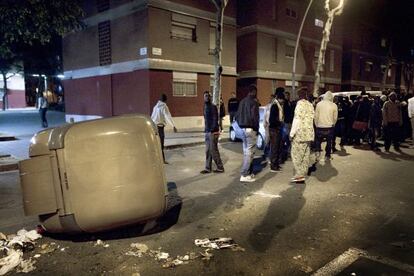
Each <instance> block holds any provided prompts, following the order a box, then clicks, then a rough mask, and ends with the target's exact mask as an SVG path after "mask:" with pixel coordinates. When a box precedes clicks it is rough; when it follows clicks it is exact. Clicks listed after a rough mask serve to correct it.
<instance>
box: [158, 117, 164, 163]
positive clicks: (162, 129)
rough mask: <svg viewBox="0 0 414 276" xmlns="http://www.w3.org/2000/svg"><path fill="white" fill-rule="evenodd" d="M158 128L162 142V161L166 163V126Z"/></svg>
mask: <svg viewBox="0 0 414 276" xmlns="http://www.w3.org/2000/svg"><path fill="white" fill-rule="evenodd" d="M157 128H158V135H159V136H160V142H161V151H162V159H163V160H164V161H165V155H164V139H165V133H164V125H157Z"/></svg>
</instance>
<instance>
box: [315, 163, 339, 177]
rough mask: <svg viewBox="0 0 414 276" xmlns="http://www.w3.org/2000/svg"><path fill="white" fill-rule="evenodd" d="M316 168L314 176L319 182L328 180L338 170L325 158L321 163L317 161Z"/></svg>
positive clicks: (336, 173)
mask: <svg viewBox="0 0 414 276" xmlns="http://www.w3.org/2000/svg"><path fill="white" fill-rule="evenodd" d="M316 168H317V170H316V172H315V173H314V176H315V177H316V179H318V180H319V181H321V182H328V181H329V180H330V179H331V178H332V177H335V176H337V175H338V170H337V169H336V168H335V167H333V166H332V162H331V160H325V163H323V164H321V163H318V165H317V166H316Z"/></svg>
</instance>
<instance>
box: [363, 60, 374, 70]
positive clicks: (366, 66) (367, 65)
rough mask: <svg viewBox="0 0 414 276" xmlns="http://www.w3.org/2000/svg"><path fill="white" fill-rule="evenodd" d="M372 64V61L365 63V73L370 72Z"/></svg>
mask: <svg viewBox="0 0 414 276" xmlns="http://www.w3.org/2000/svg"><path fill="white" fill-rule="evenodd" d="M373 67H374V63H373V62H372V61H365V72H372V69H373Z"/></svg>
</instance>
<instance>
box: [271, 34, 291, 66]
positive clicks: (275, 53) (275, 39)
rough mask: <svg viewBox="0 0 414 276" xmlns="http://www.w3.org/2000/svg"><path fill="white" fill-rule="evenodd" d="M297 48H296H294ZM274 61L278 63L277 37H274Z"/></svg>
mask: <svg viewBox="0 0 414 276" xmlns="http://www.w3.org/2000/svg"><path fill="white" fill-rule="evenodd" d="M293 50H295V49H293ZM272 62H273V63H277V38H276V37H275V38H273V59H272Z"/></svg>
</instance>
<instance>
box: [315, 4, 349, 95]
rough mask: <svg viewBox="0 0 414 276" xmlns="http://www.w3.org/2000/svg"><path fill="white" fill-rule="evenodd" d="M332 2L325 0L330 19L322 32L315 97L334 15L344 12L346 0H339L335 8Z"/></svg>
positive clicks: (316, 71) (316, 72) (325, 7)
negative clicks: (331, 4)
mask: <svg viewBox="0 0 414 276" xmlns="http://www.w3.org/2000/svg"><path fill="white" fill-rule="evenodd" d="M330 2H331V1H330V0H325V6H324V9H325V12H326V15H327V16H328V19H327V20H326V22H325V27H324V29H323V32H322V41H321V48H320V49H319V56H318V63H317V65H316V70H315V83H314V86H313V96H314V97H317V96H318V91H319V87H320V84H321V75H320V72H321V70H322V67H323V66H324V65H325V52H326V47H327V46H328V42H329V37H330V35H331V28H332V23H333V20H334V17H335V16H336V15H340V14H342V11H343V8H344V0H339V3H338V5H337V6H336V7H335V8H333V9H331V7H330Z"/></svg>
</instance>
